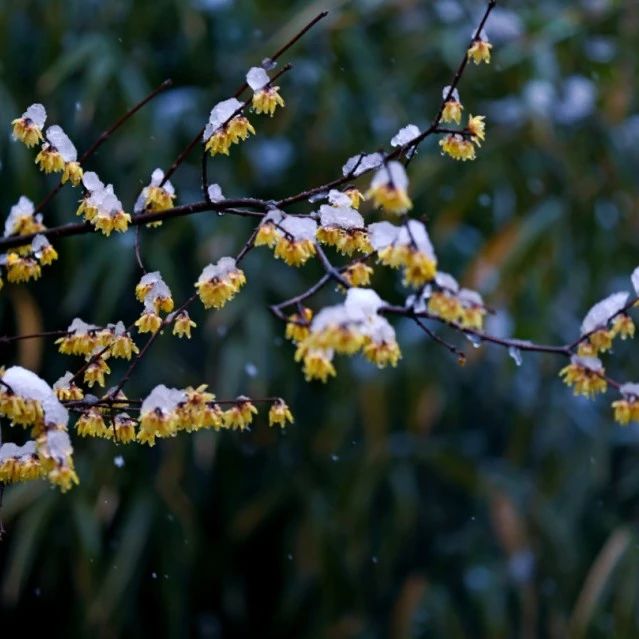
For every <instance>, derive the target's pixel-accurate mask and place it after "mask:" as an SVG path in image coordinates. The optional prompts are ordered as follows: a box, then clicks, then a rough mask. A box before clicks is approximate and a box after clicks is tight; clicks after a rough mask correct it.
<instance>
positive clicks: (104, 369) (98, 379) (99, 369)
mask: <svg viewBox="0 0 639 639" xmlns="http://www.w3.org/2000/svg"><path fill="white" fill-rule="evenodd" d="M110 372H111V369H110V368H109V365H108V364H107V363H106V360H105V358H104V357H98V358H97V359H96V360H95V361H93V362H91V363H90V364H89V366H87V369H86V370H85V371H84V382H85V384H86V385H87V386H88V387H89V388H92V387H93V385H94V384H98V385H99V386H104V383H105V382H104V376H105V375H108V374H109V373H110Z"/></svg>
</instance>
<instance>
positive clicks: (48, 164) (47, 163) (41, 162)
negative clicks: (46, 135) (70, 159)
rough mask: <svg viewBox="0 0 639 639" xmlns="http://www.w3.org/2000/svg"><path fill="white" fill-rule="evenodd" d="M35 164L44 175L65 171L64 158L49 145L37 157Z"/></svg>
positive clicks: (43, 147)
mask: <svg viewBox="0 0 639 639" xmlns="http://www.w3.org/2000/svg"><path fill="white" fill-rule="evenodd" d="M35 163H36V164H37V165H38V168H39V169H40V170H41V171H44V173H59V172H60V171H63V170H64V164H65V162H64V158H63V157H62V155H61V154H60V153H59V152H58V151H57V150H56V149H55V148H53V147H51V146H50V145H49V144H47V143H45V144H44V145H43V146H42V149H41V151H40V153H38V155H36V159H35Z"/></svg>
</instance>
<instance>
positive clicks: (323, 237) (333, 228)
mask: <svg viewBox="0 0 639 639" xmlns="http://www.w3.org/2000/svg"><path fill="white" fill-rule="evenodd" d="M344 198H345V200H346V201H347V204H346V206H329V205H327V204H323V205H322V206H321V207H320V211H319V213H320V225H319V227H318V229H317V233H316V235H317V239H318V240H319V241H320V242H322V243H323V244H327V245H329V246H334V247H335V248H336V249H337V250H338V251H339V252H340V253H342V254H344V255H352V254H353V253H354V252H355V251H360V252H361V253H370V252H371V251H372V247H371V245H370V242H369V240H368V233H367V232H366V225H365V224H364V218H363V217H362V216H361V215H360V214H359V213H358V212H357V211H356V210H355V209H353V208H351V207H350V199H349V198H348V196H344Z"/></svg>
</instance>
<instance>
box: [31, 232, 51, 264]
mask: <svg viewBox="0 0 639 639" xmlns="http://www.w3.org/2000/svg"><path fill="white" fill-rule="evenodd" d="M31 251H32V252H33V256H34V257H35V258H36V259H37V260H38V261H39V262H40V264H41V265H42V266H48V265H49V264H51V263H53V262H55V260H57V259H58V252H57V251H56V250H55V249H54V248H53V246H51V243H50V242H49V240H48V239H47V238H46V237H45V236H44V235H36V236H35V237H34V238H33V241H32V242H31Z"/></svg>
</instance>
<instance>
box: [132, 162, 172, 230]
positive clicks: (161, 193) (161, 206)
mask: <svg viewBox="0 0 639 639" xmlns="http://www.w3.org/2000/svg"><path fill="white" fill-rule="evenodd" d="M163 181H164V171H163V170H162V169H155V171H153V173H152V174H151V182H150V183H149V184H148V185H147V186H145V187H144V188H143V189H142V191H141V193H140V195H139V196H138V199H137V200H136V202H135V206H134V207H133V212H134V213H143V212H144V211H149V212H152V211H165V210H166V209H170V208H172V207H173V204H174V202H175V197H176V196H175V189H174V188H173V185H172V184H171V181H170V180H166V181H164V183H162V182H163ZM161 224H162V222H161V221H157V222H151V223H149V225H148V226H159V225H161Z"/></svg>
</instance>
